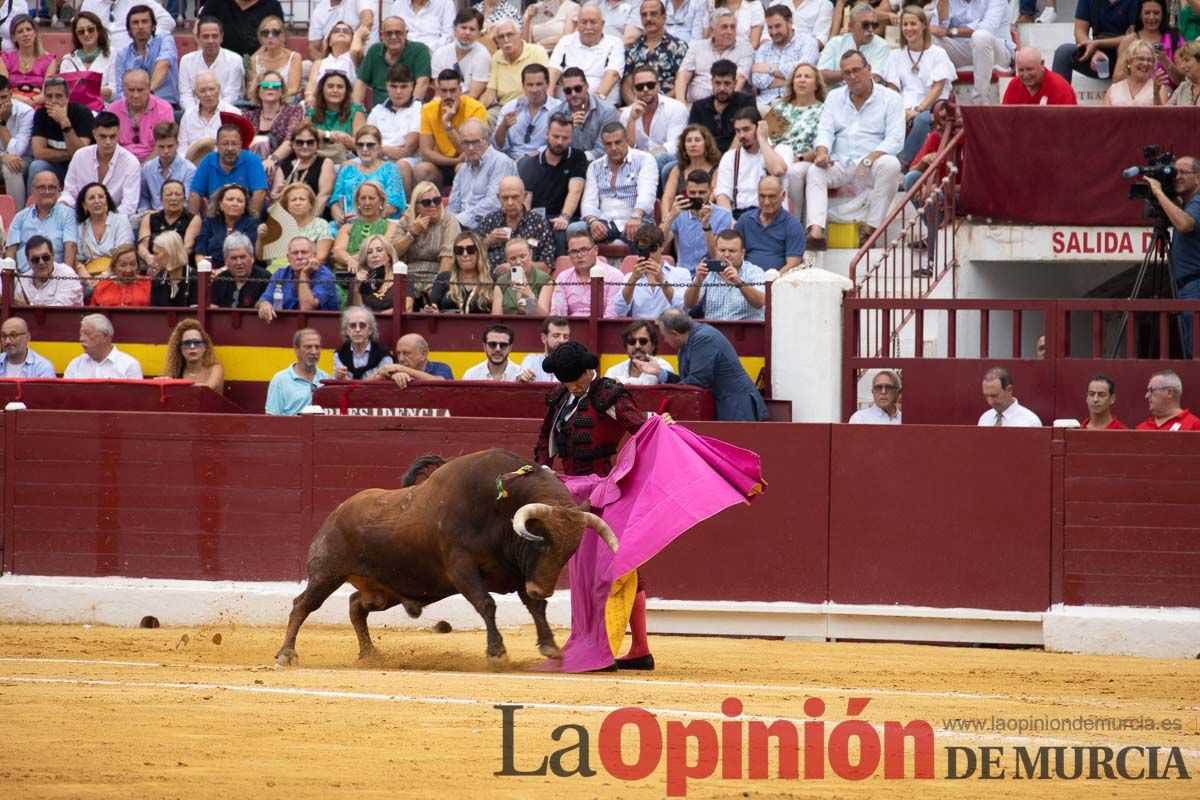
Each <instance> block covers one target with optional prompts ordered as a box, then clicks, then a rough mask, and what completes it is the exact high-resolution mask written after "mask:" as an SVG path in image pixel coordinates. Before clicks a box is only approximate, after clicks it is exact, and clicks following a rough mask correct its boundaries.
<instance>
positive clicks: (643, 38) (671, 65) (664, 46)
mask: <svg viewBox="0 0 1200 800" xmlns="http://www.w3.org/2000/svg"><path fill="white" fill-rule="evenodd" d="M638 14H639V15H640V17H641V20H642V34H641V35H640V36H638V38H637V39H636V40H634V42H633V44H631V45H630V46H629V47H627V48H626V49H625V73H624V74H625V77H624V78H623V79H622V80H621V99H622V100H623V101H624V102H625V104H626V105H628V104H630V103H632V102H633V100H634V93H633V70H634V68H636V67H637V66H638V65H640V64H645V65H646V66H648V67H650V68H651V69H653V70H654V73H655V80H657V81H658V82H659V84H660V85H661V86H663V87H665V88H666V91H667V93H669V94H674V93H675V77H676V76H677V75H678V74H679V68H680V67H681V66H683V59H684V58H685V57H686V56H687V51H688V46H687V43H688V41H691V40H692V38H693V37H692V36H691V35H688V36H685V37H683V38H679V37H676V36H674V35H672V34H671V33H670V31H668V30H667V29H666V22H667V4H666V2H665V0H641V4H640V5H639V6H638ZM697 16H701V15H697ZM703 38H704V36H703V35H700V36H696V37H695V39H696V40H697V41H698V40H700V39H703Z"/></svg>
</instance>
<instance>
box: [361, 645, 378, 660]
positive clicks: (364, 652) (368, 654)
mask: <svg viewBox="0 0 1200 800" xmlns="http://www.w3.org/2000/svg"><path fill="white" fill-rule="evenodd" d="M378 657H379V651H378V650H376V649H375V645H371V646H370V647H360V648H359V649H358V660H359V661H370V660H372V659H375V658H378Z"/></svg>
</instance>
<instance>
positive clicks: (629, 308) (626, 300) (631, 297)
mask: <svg viewBox="0 0 1200 800" xmlns="http://www.w3.org/2000/svg"><path fill="white" fill-rule="evenodd" d="M664 241H665V239H664V237H663V232H662V231H660V230H659V229H658V226H657V225H655V224H654V223H653V222H643V223H642V227H640V228H638V232H637V233H636V234H634V237H633V243H634V246H636V247H637V253H638V256H637V258H638V260H637V264H636V265H634V268H633V270H632V271H630V273H629V277H628V278H626V279H625V282H624V285H622V286H621V291H619V292H617V293H616V294H615V295H613V300H612V306H611V312H612V313H611V314H605V316H613V317H635V318H637V319H654V318H656V317H657V316H658V315H659V314H661V313H662V312H663V310H664V309H666V308H667V307H668V306H676V307H678V308H683V293H684V290H685V289H687V287H688V284H689V283H691V281H692V273H690V272H688V271H687V270H686V269H684V268H683V267H675V266H672V265H671V264H668V263H666V260H665V259H664V258H663V250H664V249H665V245H664Z"/></svg>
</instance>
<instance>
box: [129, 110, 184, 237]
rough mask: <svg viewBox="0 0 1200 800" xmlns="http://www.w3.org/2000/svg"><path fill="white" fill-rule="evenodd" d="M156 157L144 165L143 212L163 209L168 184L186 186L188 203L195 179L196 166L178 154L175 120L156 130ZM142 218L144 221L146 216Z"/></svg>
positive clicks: (141, 202)
mask: <svg viewBox="0 0 1200 800" xmlns="http://www.w3.org/2000/svg"><path fill="white" fill-rule="evenodd" d="M154 153H155V155H157V156H158V158H153V159H150V160H148V161H146V162H145V163H143V164H142V193H141V198H140V199H139V200H138V210H139V211H143V212H144V211H159V210H161V209H162V207H163V200H162V190H163V187H164V186H165V185H166V184H167V182H168V181H173V182H175V183H181V184H183V186H184V202H185V203H186V201H187V186H189V185H190V184H191V182H192V178H194V177H195V176H196V165H195V164H193V163H192V162H190V161H188V160H187V159H186V158H184V157H183V154H182V153H180V152H179V126H178V125H177V124H175V122H174V120H169V121H166V122H160V123H158V124H157V125H155V126H154ZM142 218H143V219H145V215H143V217H142Z"/></svg>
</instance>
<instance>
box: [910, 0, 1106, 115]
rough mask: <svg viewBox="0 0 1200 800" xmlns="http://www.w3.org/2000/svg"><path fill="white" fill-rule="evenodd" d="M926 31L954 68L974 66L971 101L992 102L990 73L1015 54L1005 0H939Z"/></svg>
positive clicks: (1007, 61) (1006, 66) (1011, 61)
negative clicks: (943, 51) (931, 35)
mask: <svg viewBox="0 0 1200 800" xmlns="http://www.w3.org/2000/svg"><path fill="white" fill-rule="evenodd" d="M1103 5H1110V4H1109V3H1104V4H1103ZM1112 5H1115V4H1112ZM929 32H930V33H931V34H933V43H934V44H936V45H937V46H938V47H940V48H942V49H943V50H945V51H946V53H947V54H948V55H949V56H950V60H951V61H952V62H953V63H954V66H956V67H965V66H968V65H974V69H975V85H974V88H972V89H971V102H973V103H975V104H977V105H979V104H983V103H994V102H996V98H995V97H993V96H992V70H993V69H995V68H996V67H1002V68H1004V69H1007V68H1009V67H1011V66H1012V63H1013V57H1014V56H1015V55H1016V53H1017V46H1016V44H1014V43H1013V40H1012V36H1011V35H1010V34H1009V15H1008V0H953V2H951V0H939V2H938V4H937V5H936V6H935V7H934V12H933V16H932V17H931V18H930V20H929ZM1067 82H1068V83H1070V79H1069V76H1068V80H1067Z"/></svg>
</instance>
